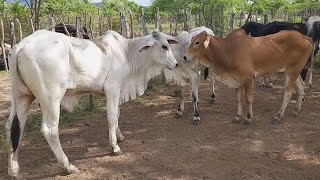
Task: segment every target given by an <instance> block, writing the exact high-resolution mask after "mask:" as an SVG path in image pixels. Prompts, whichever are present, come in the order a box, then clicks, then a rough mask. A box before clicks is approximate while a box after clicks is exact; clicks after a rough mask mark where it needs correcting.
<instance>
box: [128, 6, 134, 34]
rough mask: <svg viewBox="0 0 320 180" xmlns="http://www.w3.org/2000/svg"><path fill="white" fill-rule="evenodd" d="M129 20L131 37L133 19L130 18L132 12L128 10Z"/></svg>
mask: <svg viewBox="0 0 320 180" xmlns="http://www.w3.org/2000/svg"><path fill="white" fill-rule="evenodd" d="M128 13H129V20H130V39H133V36H134V35H133V19H132V12H131V10H129V12H128Z"/></svg>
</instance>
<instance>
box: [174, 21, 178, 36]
mask: <svg viewBox="0 0 320 180" xmlns="http://www.w3.org/2000/svg"><path fill="white" fill-rule="evenodd" d="M174 36H178V21H177V17H174Z"/></svg>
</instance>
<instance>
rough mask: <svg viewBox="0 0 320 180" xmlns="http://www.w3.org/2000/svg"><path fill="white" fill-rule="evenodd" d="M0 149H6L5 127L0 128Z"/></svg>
mask: <svg viewBox="0 0 320 180" xmlns="http://www.w3.org/2000/svg"><path fill="white" fill-rule="evenodd" d="M0 149H7V136H6V129H5V126H0Z"/></svg>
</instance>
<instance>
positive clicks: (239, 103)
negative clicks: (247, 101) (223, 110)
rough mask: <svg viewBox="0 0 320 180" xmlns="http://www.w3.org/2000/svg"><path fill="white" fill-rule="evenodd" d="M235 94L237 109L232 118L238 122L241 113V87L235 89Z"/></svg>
mask: <svg viewBox="0 0 320 180" xmlns="http://www.w3.org/2000/svg"><path fill="white" fill-rule="evenodd" d="M236 95H237V105H238V111H237V116H236V117H235V118H234V120H233V122H234V123H240V122H241V119H242V115H243V108H242V96H243V87H242V86H241V87H239V88H237V89H236Z"/></svg>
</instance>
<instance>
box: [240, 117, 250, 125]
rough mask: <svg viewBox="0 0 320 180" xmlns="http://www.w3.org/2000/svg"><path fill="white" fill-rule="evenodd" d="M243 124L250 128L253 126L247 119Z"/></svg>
mask: <svg viewBox="0 0 320 180" xmlns="http://www.w3.org/2000/svg"><path fill="white" fill-rule="evenodd" d="M242 124H243V125H246V126H249V125H251V121H250V120H248V119H246V120H245V121H243V123H242Z"/></svg>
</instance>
